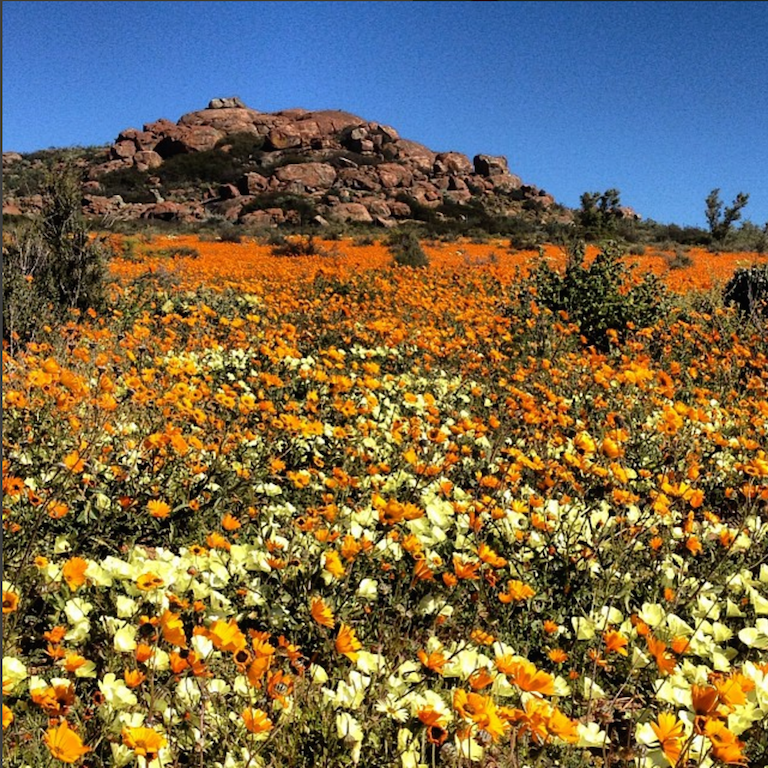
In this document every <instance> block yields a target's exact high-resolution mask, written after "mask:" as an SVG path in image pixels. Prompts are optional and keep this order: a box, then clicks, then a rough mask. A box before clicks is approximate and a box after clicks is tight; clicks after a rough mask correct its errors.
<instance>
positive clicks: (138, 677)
mask: <svg viewBox="0 0 768 768" xmlns="http://www.w3.org/2000/svg"><path fill="white" fill-rule="evenodd" d="M123 679H124V680H125V684H126V685H127V686H128V687H129V688H138V687H139V686H140V685H141V684H142V683H143V682H144V681H145V680H146V679H147V676H146V675H145V674H144V673H143V672H141V671H140V670H138V669H126V670H125V672H123Z"/></svg>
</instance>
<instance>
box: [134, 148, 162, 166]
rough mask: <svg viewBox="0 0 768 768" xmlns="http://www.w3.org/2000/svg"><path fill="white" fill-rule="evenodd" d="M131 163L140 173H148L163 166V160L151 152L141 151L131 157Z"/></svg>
mask: <svg viewBox="0 0 768 768" xmlns="http://www.w3.org/2000/svg"><path fill="white" fill-rule="evenodd" d="M133 163H134V165H135V166H136V168H137V169H138V170H140V171H148V170H151V169H152V168H159V167H160V166H161V165H162V164H163V158H162V157H160V155H158V154H157V152H154V151H152V150H143V151H141V152H137V153H136V154H135V155H134V156H133Z"/></svg>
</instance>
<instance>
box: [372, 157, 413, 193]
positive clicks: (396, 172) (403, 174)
mask: <svg viewBox="0 0 768 768" xmlns="http://www.w3.org/2000/svg"><path fill="white" fill-rule="evenodd" d="M376 172H377V174H378V176H379V181H380V182H381V186H382V187H384V188H385V189H392V188H394V187H408V186H410V185H411V183H412V182H413V174H412V173H411V172H410V171H409V170H408V169H407V168H405V167H404V166H402V165H398V164H397V163H382V164H381V165H378V166H376Z"/></svg>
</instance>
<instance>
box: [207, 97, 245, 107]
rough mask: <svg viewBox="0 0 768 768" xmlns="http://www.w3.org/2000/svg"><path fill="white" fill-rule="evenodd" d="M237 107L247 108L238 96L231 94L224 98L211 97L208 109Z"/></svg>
mask: <svg viewBox="0 0 768 768" xmlns="http://www.w3.org/2000/svg"><path fill="white" fill-rule="evenodd" d="M236 107H240V108H242V109H247V107H246V106H245V104H243V102H242V101H240V99H238V98H237V96H230V97H228V98H224V99H211V100H210V101H209V102H208V109H233V108H236Z"/></svg>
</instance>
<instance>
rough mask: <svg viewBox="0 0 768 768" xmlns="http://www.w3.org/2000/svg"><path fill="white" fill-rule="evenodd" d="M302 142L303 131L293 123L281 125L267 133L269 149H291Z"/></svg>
mask: <svg viewBox="0 0 768 768" xmlns="http://www.w3.org/2000/svg"><path fill="white" fill-rule="evenodd" d="M301 144H302V137H301V133H299V131H298V130H297V129H296V128H295V127H294V126H292V125H281V126H280V127H277V128H273V129H272V130H271V131H270V132H269V133H268V134H267V149H272V150H275V149H290V148H291V147H300V146H301Z"/></svg>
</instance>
